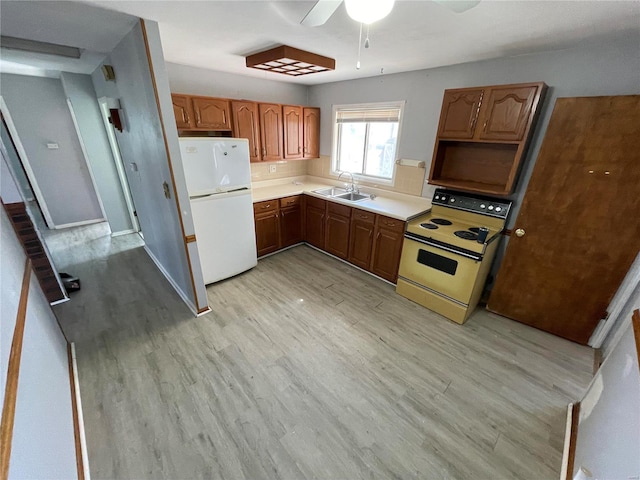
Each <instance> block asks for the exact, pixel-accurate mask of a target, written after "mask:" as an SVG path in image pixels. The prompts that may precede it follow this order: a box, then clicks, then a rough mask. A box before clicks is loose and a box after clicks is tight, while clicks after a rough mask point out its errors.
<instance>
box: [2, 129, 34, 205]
mask: <svg viewBox="0 0 640 480" xmlns="http://www.w3.org/2000/svg"><path fill="white" fill-rule="evenodd" d="M0 129H1V134H0V140H1V141H2V155H3V156H4V158H5V160H6V162H7V164H6V165H5V167H6V169H7V174H9V172H11V175H12V177H13V178H12V179H11V182H12V183H13V181H15V182H16V185H17V188H18V189H19V195H20V196H21V197H20V200H15V201H16V202H23V201H25V200H26V201H31V200H34V199H35V197H34V195H33V191H32V190H31V186H30V185H29V180H28V179H27V175H26V174H25V173H24V169H23V168H22V163H21V162H20V157H19V156H18V152H16V149H15V148H14V146H13V144H12V143H11V136H10V135H9V131H8V130H7V129H6V128H5V124H4V122H2V125H0ZM2 181H3V182H4V179H2ZM5 203H7V202H6V201H5Z"/></svg>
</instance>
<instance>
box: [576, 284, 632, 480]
mask: <svg viewBox="0 0 640 480" xmlns="http://www.w3.org/2000/svg"><path fill="white" fill-rule="evenodd" d="M632 303H634V304H635V305H636V308H638V307H637V306H638V305H640V291H638V292H636V295H635V298H633V299H632ZM630 318H631V312H629V320H630ZM581 466H583V467H586V468H587V469H589V470H590V471H591V473H592V474H593V478H598V479H607V478H612V479H613V478H620V479H629V478H638V475H640V370H639V367H638V356H637V352H636V345H635V341H634V335H633V328H632V326H631V322H630V321H627V322H625V324H624V334H623V335H622V337H621V338H620V341H619V343H618V344H617V345H616V346H615V347H614V348H613V351H612V352H611V353H610V354H609V356H607V358H606V359H605V361H604V363H603V364H602V366H601V367H600V370H599V371H598V373H597V374H596V376H595V378H594V379H593V381H592V382H591V385H590V386H589V389H588V390H587V393H586V395H585V396H584V398H583V399H582V402H581V404H580V422H579V426H578V438H577V442H576V454H575V467H574V468H575V470H574V473H575V471H577V470H578V469H579V468H580V467H581ZM572 476H573V475H572Z"/></svg>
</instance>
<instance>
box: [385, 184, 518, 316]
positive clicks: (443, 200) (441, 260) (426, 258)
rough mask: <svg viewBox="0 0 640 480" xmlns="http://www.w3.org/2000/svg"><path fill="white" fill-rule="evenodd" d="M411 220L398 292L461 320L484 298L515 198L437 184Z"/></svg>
mask: <svg viewBox="0 0 640 480" xmlns="http://www.w3.org/2000/svg"><path fill="white" fill-rule="evenodd" d="M432 204H433V207H432V209H431V211H430V212H429V213H427V214H425V215H422V216H420V217H417V218H415V219H413V220H411V221H410V222H409V223H408V225H407V230H406V232H405V235H404V237H405V238H404V243H403V247H402V257H401V259H400V270H399V273H398V283H397V287H396V292H397V293H399V294H400V295H402V296H404V297H407V298H409V299H410V300H413V301H414V302H416V303H419V304H420V305H423V306H425V307H427V308H428V309H430V310H433V311H435V312H437V313H439V314H441V315H443V316H445V317H447V318H449V319H450V320H453V321H454V322H457V323H460V324H462V323H464V322H465V321H466V320H467V319H468V318H469V316H470V315H471V313H472V312H473V310H474V309H475V307H476V306H477V304H478V301H479V300H480V296H481V295H482V291H483V289H484V284H485V282H486V279H487V276H488V274H489V269H490V267H491V263H492V261H493V258H494V256H495V252H496V249H497V247H498V243H499V239H500V235H501V233H502V231H503V229H504V225H505V223H506V219H507V216H508V215H509V210H510V209H511V202H510V201H507V200H502V199H500V200H496V199H493V198H489V197H485V196H480V195H473V194H469V193H460V192H455V191H453V190H446V189H441V188H439V189H436V191H435V193H434V194H433V200H432Z"/></svg>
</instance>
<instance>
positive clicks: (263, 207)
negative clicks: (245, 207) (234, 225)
mask: <svg viewBox="0 0 640 480" xmlns="http://www.w3.org/2000/svg"><path fill="white" fill-rule="evenodd" d="M277 209H278V200H277V199H276V200H267V201H265V202H256V203H254V204H253V213H264V212H270V211H272V210H277Z"/></svg>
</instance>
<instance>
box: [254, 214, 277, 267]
mask: <svg viewBox="0 0 640 480" xmlns="http://www.w3.org/2000/svg"><path fill="white" fill-rule="evenodd" d="M254 220H255V224H256V249H257V251H258V256H259V257H261V256H262V255H266V254H267V253H271V252H275V251H276V250H278V249H279V248H280V222H279V220H280V219H279V215H278V210H274V211H270V212H267V213H262V214H258V215H255V217H254Z"/></svg>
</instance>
